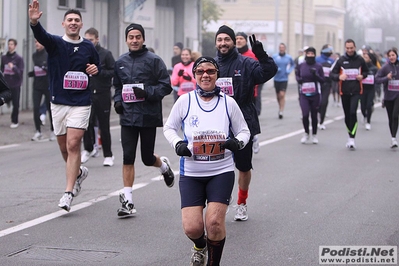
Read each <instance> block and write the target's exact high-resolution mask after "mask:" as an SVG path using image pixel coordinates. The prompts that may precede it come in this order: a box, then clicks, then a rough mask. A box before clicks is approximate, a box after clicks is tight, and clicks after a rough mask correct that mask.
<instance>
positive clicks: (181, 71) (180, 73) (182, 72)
mask: <svg viewBox="0 0 399 266" xmlns="http://www.w3.org/2000/svg"><path fill="white" fill-rule="evenodd" d="M183 74H184V69H180V70H179V72H178V73H177V75H178V76H179V77H181V76H183Z"/></svg>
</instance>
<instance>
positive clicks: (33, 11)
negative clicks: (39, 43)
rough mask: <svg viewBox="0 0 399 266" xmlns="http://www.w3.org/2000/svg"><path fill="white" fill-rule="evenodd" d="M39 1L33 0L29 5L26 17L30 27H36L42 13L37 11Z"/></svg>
mask: <svg viewBox="0 0 399 266" xmlns="http://www.w3.org/2000/svg"><path fill="white" fill-rule="evenodd" d="M39 7H40V5H39V1H37V0H33V1H32V3H31V4H29V9H28V15H29V20H30V23H31V24H32V25H36V24H37V22H38V20H39V19H40V17H41V16H42V14H43V12H42V11H40V9H39Z"/></svg>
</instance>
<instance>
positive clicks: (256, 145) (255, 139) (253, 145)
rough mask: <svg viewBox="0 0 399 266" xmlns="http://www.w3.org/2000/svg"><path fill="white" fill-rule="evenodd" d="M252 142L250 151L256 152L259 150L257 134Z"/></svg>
mask: <svg viewBox="0 0 399 266" xmlns="http://www.w3.org/2000/svg"><path fill="white" fill-rule="evenodd" d="M252 142H253V144H252V151H253V152H254V153H255V154H257V153H258V152H259V150H260V146H259V140H258V135H255V136H254V138H253V140H252Z"/></svg>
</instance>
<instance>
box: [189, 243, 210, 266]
mask: <svg viewBox="0 0 399 266" xmlns="http://www.w3.org/2000/svg"><path fill="white" fill-rule="evenodd" d="M191 252H192V253H193V254H192V255H191V260H190V266H205V265H206V264H207V262H208V257H207V253H208V248H207V247H204V248H203V249H197V248H196V247H192V248H191Z"/></svg>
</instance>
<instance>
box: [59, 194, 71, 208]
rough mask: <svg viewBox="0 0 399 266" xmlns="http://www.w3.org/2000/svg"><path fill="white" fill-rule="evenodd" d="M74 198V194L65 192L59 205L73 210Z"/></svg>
mask: <svg viewBox="0 0 399 266" xmlns="http://www.w3.org/2000/svg"><path fill="white" fill-rule="evenodd" d="M72 200H73V196H72V194H71V193H64V195H63V196H62V198H61V199H60V203H58V207H60V208H61V209H64V210H66V211H67V212H69V211H70V210H71V204H72Z"/></svg>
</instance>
